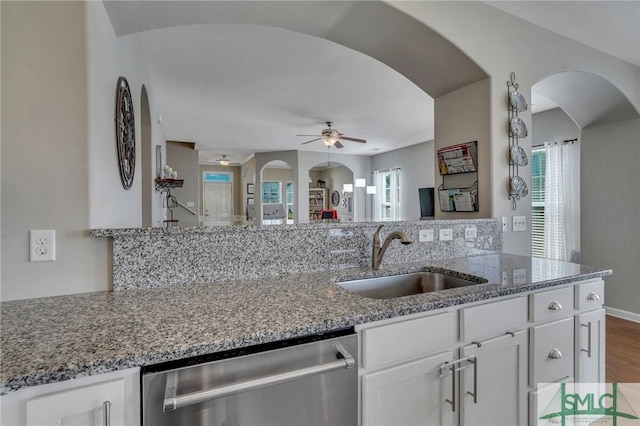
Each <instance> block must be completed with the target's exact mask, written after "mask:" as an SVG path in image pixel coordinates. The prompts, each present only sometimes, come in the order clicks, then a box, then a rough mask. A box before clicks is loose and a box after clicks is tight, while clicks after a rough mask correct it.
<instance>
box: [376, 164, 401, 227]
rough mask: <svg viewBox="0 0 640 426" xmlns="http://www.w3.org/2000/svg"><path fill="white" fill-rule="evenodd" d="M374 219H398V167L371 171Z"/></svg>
mask: <svg viewBox="0 0 640 426" xmlns="http://www.w3.org/2000/svg"><path fill="white" fill-rule="evenodd" d="M373 180H374V182H375V186H376V195H375V197H374V220H381V221H391V220H400V169H391V170H380V171H376V172H373Z"/></svg>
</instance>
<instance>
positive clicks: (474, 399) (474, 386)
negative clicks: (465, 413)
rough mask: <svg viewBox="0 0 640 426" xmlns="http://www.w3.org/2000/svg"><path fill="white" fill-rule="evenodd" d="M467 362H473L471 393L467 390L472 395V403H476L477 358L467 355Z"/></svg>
mask: <svg viewBox="0 0 640 426" xmlns="http://www.w3.org/2000/svg"><path fill="white" fill-rule="evenodd" d="M469 363H470V364H473V393H471V392H469V391H467V394H468V395H471V396H472V397H473V403H474V404H477V403H478V358H476V357H469Z"/></svg>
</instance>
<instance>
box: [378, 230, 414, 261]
mask: <svg viewBox="0 0 640 426" xmlns="http://www.w3.org/2000/svg"><path fill="white" fill-rule="evenodd" d="M383 227H384V225H380V227H379V228H378V230H377V231H376V233H375V234H373V253H372V254H371V268H372V269H380V265H382V258H383V257H384V253H385V252H386V251H387V247H389V244H391V241H393V240H394V239H396V238H397V239H399V240H400V242H401V243H402V244H405V245H406V244H411V242H412V241H411V240H410V239H409V237H407V234H405V233H404V231H393V232H392V233H390V234H389V235H387V238H385V240H384V243H383V244H382V247H380V232H381V231H382V228H383Z"/></svg>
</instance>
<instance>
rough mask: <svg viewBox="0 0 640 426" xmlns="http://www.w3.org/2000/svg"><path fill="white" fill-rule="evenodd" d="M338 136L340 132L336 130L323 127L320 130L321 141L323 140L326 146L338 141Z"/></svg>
mask: <svg viewBox="0 0 640 426" xmlns="http://www.w3.org/2000/svg"><path fill="white" fill-rule="evenodd" d="M339 138H340V133H338V131H337V130H333V129H324V130H323V131H322V142H324V144H325V145H326V146H333V145H334V144H335V143H336V142H338V139H339Z"/></svg>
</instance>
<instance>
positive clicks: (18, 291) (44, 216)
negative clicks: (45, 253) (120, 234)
mask: <svg viewBox="0 0 640 426" xmlns="http://www.w3.org/2000/svg"><path fill="white" fill-rule="evenodd" d="M1 27H2V34H3V37H2V167H1V169H2V214H1V216H2V249H3V250H2V295H1V296H2V299H3V300H8V299H21V298H28V297H42V296H50V295H57V294H68V293H80V292H86V291H97V290H106V289H107V287H108V283H109V282H110V281H111V274H110V267H109V266H110V262H109V261H108V260H107V259H108V257H109V251H108V250H109V244H107V242H106V241H99V240H98V239H95V238H91V237H90V236H89V232H88V229H89V226H90V218H89V209H88V206H89V184H90V182H89V181H90V179H89V170H88V167H87V162H88V158H89V149H88V145H87V135H88V134H89V127H88V122H89V111H88V108H87V99H88V96H89V95H88V90H87V87H88V76H87V53H86V28H85V5H84V4H83V3H80V2H65V3H60V2H50V3H49V2H2V25H1ZM7 34H10V37H7ZM110 85H111V93H112V94H113V93H115V85H116V80H114V81H112V82H110ZM112 105H113V104H112ZM111 114H112V115H111V120H110V123H111V127H113V109H111ZM110 146H111V147H113V146H115V143H114V142H113V140H112V141H111V145H110ZM114 155H115V149H114ZM112 166H113V170H116V163H113V164H112ZM114 184H116V185H119V187H120V190H122V185H121V184H120V182H119V181H116V182H114ZM116 188H117V187H116ZM139 204H140V203H139V202H138V203H136V206H134V208H138V209H139ZM138 211H139V210H138ZM30 229H55V230H56V261H55V262H39V263H30V262H29V230H30Z"/></svg>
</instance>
